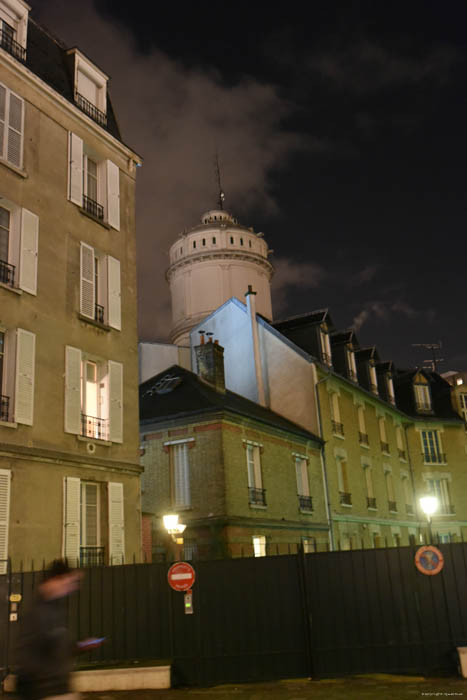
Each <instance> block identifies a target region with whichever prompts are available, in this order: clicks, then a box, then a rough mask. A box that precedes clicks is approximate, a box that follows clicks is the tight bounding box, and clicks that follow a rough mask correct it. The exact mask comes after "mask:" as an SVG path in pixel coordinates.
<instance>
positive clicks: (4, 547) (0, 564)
mask: <svg viewBox="0 0 467 700" xmlns="http://www.w3.org/2000/svg"><path fill="white" fill-rule="evenodd" d="M10 483H11V472H9V471H8V470H7V469H0V575H1V574H6V572H7V568H8V566H7V561H6V560H7V559H8V524H9V522H10Z"/></svg>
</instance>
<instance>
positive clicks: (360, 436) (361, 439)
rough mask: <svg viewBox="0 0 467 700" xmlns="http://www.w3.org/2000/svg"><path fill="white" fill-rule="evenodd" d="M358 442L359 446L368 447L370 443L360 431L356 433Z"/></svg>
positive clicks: (366, 436)
mask: <svg viewBox="0 0 467 700" xmlns="http://www.w3.org/2000/svg"><path fill="white" fill-rule="evenodd" d="M358 441H359V443H360V445H366V446H368V445H369V444H370V441H369V440H368V435H367V434H366V433H361V432H360V431H358Z"/></svg>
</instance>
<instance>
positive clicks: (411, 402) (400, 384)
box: [393, 367, 463, 423]
mask: <svg viewBox="0 0 467 700" xmlns="http://www.w3.org/2000/svg"><path fill="white" fill-rule="evenodd" d="M419 374H421V375H422V376H423V377H425V379H426V380H427V382H428V384H429V386H430V390H431V400H432V406H433V414H432V415H421V414H420V412H418V411H417V406H416V403H415V392H414V383H416V382H415V380H416V377H417V375H419ZM393 382H394V391H395V394H396V403H397V405H398V407H399V408H400V409H401V410H402V411H404V413H407V414H408V415H409V416H413V417H417V418H423V420H427V421H430V420H431V421H439V420H449V421H451V420H453V421H456V422H457V423H462V422H463V421H462V419H461V418H460V417H459V416H458V414H457V413H456V412H455V411H454V409H453V407H452V403H451V387H450V385H449V383H448V382H447V381H446V380H445V379H443V377H441V375H439V374H438V373H437V372H433V371H432V370H429V369H427V368H426V367H417V368H415V369H403V370H396V371H395V373H394V375H393Z"/></svg>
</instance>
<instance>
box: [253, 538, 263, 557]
mask: <svg viewBox="0 0 467 700" xmlns="http://www.w3.org/2000/svg"><path fill="white" fill-rule="evenodd" d="M253 553H254V555H255V557H265V556H266V537H265V536H264V535H260V536H256V537H253Z"/></svg>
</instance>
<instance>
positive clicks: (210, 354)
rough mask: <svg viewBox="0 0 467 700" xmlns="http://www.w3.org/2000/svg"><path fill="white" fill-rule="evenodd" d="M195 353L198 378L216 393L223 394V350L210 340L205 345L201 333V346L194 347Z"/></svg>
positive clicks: (217, 343) (216, 342)
mask: <svg viewBox="0 0 467 700" xmlns="http://www.w3.org/2000/svg"><path fill="white" fill-rule="evenodd" d="M206 335H212V333H207V334H206ZM195 353H196V364H197V373H198V377H199V378H200V379H201V380H202V381H203V382H206V384H209V386H211V387H212V388H213V389H215V390H216V391H218V392H220V393H221V394H225V377H224V348H223V347H222V346H221V345H219V342H218V341H217V340H215V341H214V342H212V338H209V340H208V342H207V343H205V342H204V333H203V335H202V336H201V344H200V345H197V346H196V347H195Z"/></svg>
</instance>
